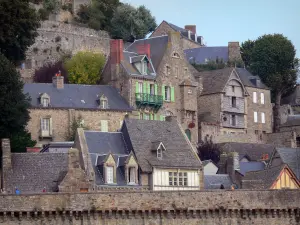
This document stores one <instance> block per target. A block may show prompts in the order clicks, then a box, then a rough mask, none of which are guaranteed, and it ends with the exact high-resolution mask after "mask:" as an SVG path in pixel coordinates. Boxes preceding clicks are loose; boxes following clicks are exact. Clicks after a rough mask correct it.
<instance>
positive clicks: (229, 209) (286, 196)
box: [0, 190, 300, 225]
mask: <svg viewBox="0 0 300 225" xmlns="http://www.w3.org/2000/svg"><path fill="white" fill-rule="evenodd" d="M299 198H300V192H299V191H297V190H260V191H250V190H235V191H231V190H229V191H221V190H218V191H187V192H135V193H132V192H131V193H129V192H119V193H116V192H108V193H97V194H96V193H74V194H71V193H65V194H40V195H18V196H16V195H2V196H1V201H0V222H2V223H3V224H6V225H15V224H18V225H29V224H30V225H31V224H50V225H52V224H53V225H54V224H58V225H60V224H70V225H71V224H72V225H77V224H78V225H79V224H80V225H81V224H84V225H85V224H89V225H96V224H97V225H99V224H103V225H104V224H105V225H116V224H122V225H123V224H124V225H140V224H145V225H150V224H151V225H167V224H173V225H177V224H178V225H179V224H189V225H196V224H197V225H224V224H232V225H240V224H243V225H248V224H259V225H265V224H269V225H296V224H299V221H300V218H299V212H300V209H299V208H300V202H299V201H298V199H299Z"/></svg>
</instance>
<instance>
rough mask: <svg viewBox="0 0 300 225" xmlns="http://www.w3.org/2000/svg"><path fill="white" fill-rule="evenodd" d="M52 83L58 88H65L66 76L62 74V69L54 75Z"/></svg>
mask: <svg viewBox="0 0 300 225" xmlns="http://www.w3.org/2000/svg"><path fill="white" fill-rule="evenodd" d="M52 83H53V85H54V87H56V88H57V89H64V77H63V76H62V75H61V72H60V71H58V73H56V74H55V76H54V77H52Z"/></svg>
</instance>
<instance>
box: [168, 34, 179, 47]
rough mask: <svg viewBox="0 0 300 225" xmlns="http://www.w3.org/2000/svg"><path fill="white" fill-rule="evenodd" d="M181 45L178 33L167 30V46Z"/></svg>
mask: <svg viewBox="0 0 300 225" xmlns="http://www.w3.org/2000/svg"><path fill="white" fill-rule="evenodd" d="M176 45H181V40H180V33H179V32H176V31H169V32H168V47H171V46H176Z"/></svg>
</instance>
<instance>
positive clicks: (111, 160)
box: [105, 154, 116, 164]
mask: <svg viewBox="0 0 300 225" xmlns="http://www.w3.org/2000/svg"><path fill="white" fill-rule="evenodd" d="M105 163H107V164H116V162H115V160H114V158H113V157H112V155H111V154H110V155H109V156H108V157H107V158H106V160H105Z"/></svg>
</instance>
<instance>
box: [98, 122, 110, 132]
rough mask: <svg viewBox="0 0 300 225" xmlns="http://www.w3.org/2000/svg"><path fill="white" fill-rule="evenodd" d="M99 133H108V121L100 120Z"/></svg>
mask: <svg viewBox="0 0 300 225" xmlns="http://www.w3.org/2000/svg"><path fill="white" fill-rule="evenodd" d="M100 124H101V131H102V132H108V120H101V121H100Z"/></svg>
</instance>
